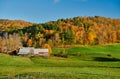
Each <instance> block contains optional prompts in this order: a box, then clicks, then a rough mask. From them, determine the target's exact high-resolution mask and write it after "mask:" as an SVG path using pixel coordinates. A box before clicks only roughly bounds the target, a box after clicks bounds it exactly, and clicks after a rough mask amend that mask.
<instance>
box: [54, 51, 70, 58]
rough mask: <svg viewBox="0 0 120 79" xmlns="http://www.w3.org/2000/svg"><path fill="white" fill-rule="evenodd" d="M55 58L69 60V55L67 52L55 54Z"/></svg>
mask: <svg viewBox="0 0 120 79" xmlns="http://www.w3.org/2000/svg"><path fill="white" fill-rule="evenodd" d="M54 56H57V57H63V58H67V57H68V54H67V52H65V51H60V52H58V53H56V54H54Z"/></svg>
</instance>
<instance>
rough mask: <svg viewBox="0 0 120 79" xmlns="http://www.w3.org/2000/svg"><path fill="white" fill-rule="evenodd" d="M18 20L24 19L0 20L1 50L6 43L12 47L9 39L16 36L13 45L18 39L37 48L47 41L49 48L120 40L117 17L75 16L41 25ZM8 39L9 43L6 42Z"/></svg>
mask: <svg viewBox="0 0 120 79" xmlns="http://www.w3.org/2000/svg"><path fill="white" fill-rule="evenodd" d="M4 21H5V20H4ZM21 22H23V21H20V23H19V22H17V21H16V23H14V22H10V23H9V22H7V21H5V23H2V21H0V31H1V32H0V35H1V37H0V40H1V41H2V43H0V49H1V51H3V47H5V46H9V47H11V46H13V44H12V42H11V41H13V40H14V39H15V38H16V37H17V38H20V39H18V40H17V39H16V40H17V43H16V44H19V43H18V42H20V41H21V43H20V45H22V46H26V47H37V48H40V47H41V46H42V45H43V44H49V45H50V46H51V47H65V46H66V47H67V46H74V45H102V44H109V43H120V19H112V18H105V17H101V16H95V17H80V16H78V17H74V18H67V19H58V20H57V21H49V22H46V23H43V24H32V23H25V24H24V23H23V24H22V23H21ZM6 26H7V27H6ZM25 26H28V27H25ZM9 28H10V29H9ZM14 28H15V29H14ZM8 29H9V30H8ZM6 39H7V40H6ZM8 41H9V42H11V44H9V43H7V42H8ZM14 42H15V40H14ZM10 45H11V46H10ZM14 46H15V44H14ZM16 46H17V45H16ZM18 47H19V46H17V48H18ZM14 48H16V47H14ZM9 50H13V49H9Z"/></svg>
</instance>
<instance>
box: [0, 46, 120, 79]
mask: <svg viewBox="0 0 120 79" xmlns="http://www.w3.org/2000/svg"><path fill="white" fill-rule="evenodd" d="M63 51H65V53H60V52H63ZM119 52H120V44H113V45H106V46H78V47H74V48H66V49H62V48H54V49H53V55H52V56H51V57H46V58H44V57H39V56H35V57H22V56H9V55H5V54H0V79H26V78H29V79H119V78H120V53H119ZM61 54H62V55H63V56H62V55H61ZM64 55H65V56H64Z"/></svg>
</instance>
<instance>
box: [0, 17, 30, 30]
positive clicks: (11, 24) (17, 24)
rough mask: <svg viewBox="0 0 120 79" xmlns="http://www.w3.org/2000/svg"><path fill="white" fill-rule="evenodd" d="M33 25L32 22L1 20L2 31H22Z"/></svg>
mask: <svg viewBox="0 0 120 79" xmlns="http://www.w3.org/2000/svg"><path fill="white" fill-rule="evenodd" d="M30 25H32V23H31V22H26V21H24V20H8V19H0V30H4V31H6V30H12V29H15V28H16V29H21V28H24V27H26V26H30Z"/></svg>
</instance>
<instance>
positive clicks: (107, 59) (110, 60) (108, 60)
mask: <svg viewBox="0 0 120 79" xmlns="http://www.w3.org/2000/svg"><path fill="white" fill-rule="evenodd" d="M94 60H95V61H101V62H106V61H107V62H117V61H120V59H118V58H108V57H94Z"/></svg>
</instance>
